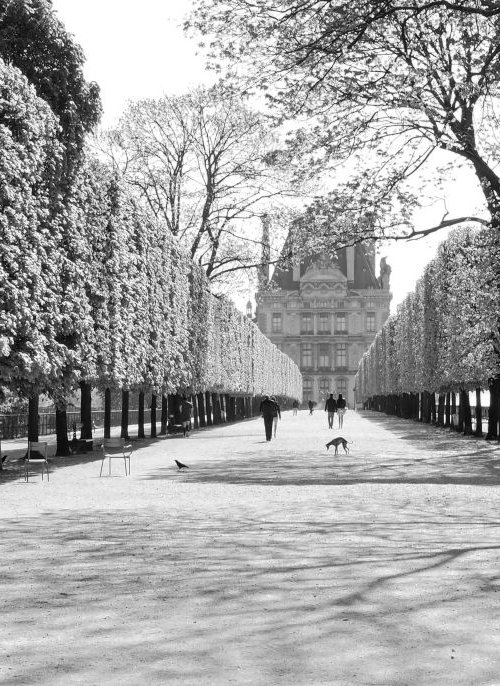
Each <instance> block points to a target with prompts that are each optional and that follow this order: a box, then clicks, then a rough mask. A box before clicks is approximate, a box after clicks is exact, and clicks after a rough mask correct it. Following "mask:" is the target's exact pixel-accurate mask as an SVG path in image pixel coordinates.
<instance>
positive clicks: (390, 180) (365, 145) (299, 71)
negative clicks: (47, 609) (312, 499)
mask: <svg viewBox="0 0 500 686" xmlns="http://www.w3.org/2000/svg"><path fill="white" fill-rule="evenodd" d="M187 26H188V28H190V29H192V28H193V27H194V28H195V29H197V30H198V31H200V32H202V33H204V34H207V35H209V36H210V49H211V55H212V64H213V65H214V64H215V65H216V66H218V67H219V68H221V67H222V66H223V65H224V63H225V62H227V60H230V61H232V65H233V69H234V70H235V71H236V72H237V74H238V76H239V77H240V78H241V75H242V74H243V73H244V72H246V71H248V70H250V71H251V74H252V81H253V85H257V86H258V87H260V88H262V89H264V90H265V91H266V92H267V94H268V98H269V101H270V103H271V105H272V106H273V108H275V109H277V110H278V111H279V112H280V114H281V116H282V117H283V118H288V119H289V120H293V122H294V132H293V135H291V136H290V147H289V152H290V154H291V155H292V156H294V158H295V160H299V163H298V164H297V170H298V171H299V172H301V173H305V174H314V175H316V176H317V178H320V179H321V180H322V181H324V182H325V186H326V180H327V179H328V178H332V176H333V178H334V180H335V190H334V191H332V192H331V193H330V194H328V193H324V192H322V193H321V194H319V196H318V199H317V201H316V203H315V206H314V208H313V210H314V211H313V212H311V211H310V212H309V213H308V214H307V215H306V217H305V218H304V220H305V221H304V222H303V223H304V224H307V225H308V226H309V227H311V224H310V222H309V220H310V219H311V214H314V220H315V221H316V218H318V217H319V218H320V222H321V226H323V227H325V228H326V227H327V226H330V227H335V224H336V222H337V221H338V220H341V221H342V222H343V223H344V226H343V233H342V236H343V239H344V240H348V241H349V240H352V239H353V233H352V232H353V231H354V239H356V237H357V236H356V231H358V227H359V226H360V225H361V226H363V227H364V229H365V230H366V231H367V232H368V235H372V236H375V237H393V236H395V235H396V236H402V235H403V236H414V237H415V236H419V235H422V234H425V233H428V232H430V231H434V230H436V229H438V228H440V227H442V226H449V225H451V224H454V223H460V222H461V221H464V220H465V219H468V220H475V221H479V222H480V223H490V222H491V224H492V225H493V226H494V227H496V228H498V227H500V180H499V177H498V174H497V160H498V141H497V134H496V129H497V127H496V121H497V115H498V89H499V83H500V40H499V37H500V36H499V27H500V4H499V3H498V2H489V1H486V0H463V1H462V2H458V1H457V2H439V1H435V2H424V1H422V0H408V2H396V1H391V0H387V1H385V2H384V1H380V0H353V1H351V2H348V3H347V2H340V1H339V0H329V1H327V0H305V1H304V2H298V1H297V0H293V1H291V0H277V1H275V2H271V3H269V2H266V1H264V0H255V1H252V2H250V1H249V0H225V1H222V0H196V4H195V11H194V13H193V16H192V17H191V20H190V21H189V22H188V24H187ZM242 65H243V67H242ZM444 164H451V168H452V170H454V169H456V168H458V166H460V165H464V166H465V167H466V168H467V169H469V170H470V172H471V174H472V176H471V177H470V178H471V179H472V183H475V184H476V186H477V189H478V190H479V191H481V192H482V195H483V197H484V209H485V214H484V215H483V214H479V215H477V216H476V215H473V216H468V217H449V216H446V215H445V216H443V219H442V221H441V222H438V223H437V224H436V225H435V226H432V227H429V228H427V229H424V230H416V229H415V227H414V226H413V224H412V214H413V211H414V209H415V207H416V206H417V204H418V203H419V202H420V200H421V197H420V196H421V195H422V185H423V184H424V181H425V180H428V179H429V178H430V177H431V176H434V177H435V178H439V176H440V175H441V176H442V175H443V170H442V166H443V165H444ZM340 165H341V168H342V174H340V175H339V174H338V173H335V170H337V169H338V168H339V166H340ZM448 173H450V170H448ZM474 176H475V180H474ZM346 210H347V211H346ZM315 228H316V229H317V228H318V227H315ZM349 231H350V232H349ZM314 232H315V233H321V231H319V232H318V231H317V230H316V231H314ZM338 235H339V231H338V228H336V229H334V238H335V237H337V236H338Z"/></svg>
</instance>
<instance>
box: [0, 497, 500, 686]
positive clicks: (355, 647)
mask: <svg viewBox="0 0 500 686" xmlns="http://www.w3.org/2000/svg"><path fill="white" fill-rule="evenodd" d="M359 505H360V500H356V499H355V500H354V501H353V502H348V501H337V502H327V501H324V500H323V501H321V502H319V503H318V504H317V509H316V511H315V513H314V516H304V513H305V511H306V509H305V508H304V506H303V504H299V503H293V502H289V503H287V504H286V505H283V504H280V503H276V504H274V505H271V506H269V505H268V506H267V507H266V508H265V509H264V510H263V511H259V508H258V507H257V506H256V507H255V508H249V507H248V505H244V504H236V505H234V506H232V507H231V509H230V511H231V516H228V511H223V512H222V511H217V509H210V508H209V510H208V511H206V510H205V509H204V508H203V507H200V508H197V506H196V504H193V509H194V510H195V511H193V512H191V513H189V512H188V511H186V509H185V508H183V509H181V510H179V509H178V508H175V507H174V508H172V509H171V510H169V511H161V510H155V511H154V512H151V511H150V510H149V509H145V508H144V509H140V510H137V509H125V510H119V511H116V512H107V511H105V510H96V511H90V510H89V511H83V512H74V511H64V512H57V513H49V514H47V515H45V516H44V518H43V522H41V521H40V519H39V518H38V517H34V518H31V517H28V518H24V517H23V518H18V519H16V518H12V519H6V520H3V522H2V544H3V555H4V570H5V572H4V574H3V578H2V588H3V593H2V599H3V617H4V621H6V626H7V627H8V630H7V631H6V632H5V633H4V639H5V641H4V646H5V648H6V649H7V655H8V660H7V663H6V664H8V665H9V666H10V668H11V673H10V676H11V678H12V679H13V683H14V681H15V682H16V683H40V684H43V683H47V684H48V683H54V678H55V675H56V674H57V675H58V678H61V672H59V671H58V669H59V668H58V665H60V663H61V662H64V665H65V669H67V670H68V673H71V675H72V677H71V678H72V680H73V683H77V682H78V683H105V682H106V679H105V678H104V679H103V674H104V675H108V676H109V675H110V674H112V675H113V676H112V678H113V679H114V683H133V682H132V681H127V673H132V674H133V675H134V679H136V681H135V683H137V680H138V676H139V677H141V675H144V671H145V672H146V674H147V675H148V677H147V678H144V677H143V681H144V683H153V682H155V683H157V682H158V683H159V682H160V681H161V680H162V679H163V680H165V679H170V680H172V681H173V682H174V683H186V684H188V683H231V680H230V679H229V678H228V672H224V670H225V669H227V670H229V672H230V671H231V670H234V669H243V670H245V669H249V663H251V664H252V668H253V669H254V670H255V668H256V665H257V666H258V667H257V672H256V677H255V679H256V680H254V681H253V683H285V681H286V679H288V681H287V683H349V682H348V681H346V682H343V681H341V680H340V679H338V680H335V681H332V680H328V679H326V680H323V681H321V674H322V672H321V670H322V669H325V664H327V665H328V668H329V669H330V672H329V673H330V675H332V674H336V673H337V672H335V670H336V669H339V665H343V666H344V667H345V668H346V669H353V670H354V669H355V670H356V671H357V674H358V675H359V674H364V675H365V679H372V680H367V681H362V680H361V681H359V683H378V681H376V680H375V681H373V679H374V677H373V673H370V670H373V668H374V663H373V662H372V661H370V660H366V659H365V658H366V646H368V645H371V650H372V651H375V652H376V651H377V650H378V654H379V657H380V659H382V661H383V662H384V665H385V668H386V670H387V673H386V681H385V682H383V683H387V684H392V683H394V684H395V683H402V682H401V681H399V682H398V681H397V679H398V674H399V677H400V675H401V673H404V674H405V680H404V683H405V684H406V683H407V684H413V683H415V684H423V683H425V682H424V681H421V680H420V678H419V674H420V672H419V661H415V660H414V659H412V651H413V649H414V645H415V641H417V642H418V640H419V638H418V637H419V636H421V634H422V632H424V633H425V643H424V644H422V645H421V646H420V651H421V652H420V659H423V657H424V656H426V657H427V658H428V659H429V660H431V662H432V661H433V662H432V665H433V668H434V669H444V667H443V658H442V650H444V648H445V647H448V646H449V645H450V644H451V645H455V644H457V643H458V642H459V641H460V640H462V641H463V640H464V636H466V637H467V639H468V640H469V641H470V646H471V650H472V651H476V653H475V655H476V658H477V659H475V660H472V661H471V664H472V665H473V666H472V667H468V668H467V669H472V670H473V672H474V677H477V676H478V675H480V676H481V677H483V678H486V677H487V676H490V677H491V674H490V673H489V671H488V670H491V669H493V667H494V665H493V662H492V659H491V656H492V652H491V651H492V650H494V646H492V645H491V644H488V641H486V640H485V636H486V635H487V633H488V623H487V621H486V620H487V617H488V613H487V611H486V610H484V608H486V607H488V608H490V609H491V608H492V594H493V593H496V592H497V591H499V590H500V578H499V574H498V567H497V562H498V559H499V552H500V544H499V543H498V540H499V536H498V534H499V527H500V521H499V518H498V516H497V514H496V513H487V512H482V513H481V512H471V511H467V508H465V509H464V510H463V511H461V512H460V513H459V512H458V511H453V510H447V509H443V508H442V507H441V506H440V504H432V503H430V504H428V505H426V504H423V503H421V502H419V503H410V502H406V503H398V504H397V505H394V506H393V505H389V506H388V507H387V510H386V511H384V512H380V511H379V510H376V509H375V508H374V507H373V506H370V504H368V505H367V507H366V510H365V511H359V510H357V508H359ZM196 510H198V511H196ZM208 512H209V516H207V514H208ZM376 512H378V515H379V516H378V517H377V516H376ZM20 540H22V541H23V545H22V546H20V545H19V541H20ZM478 541H480V542H478ZM461 603H465V607H464V609H463V612H458V608H460V607H462V606H461ZM471 607H476V611H477V613H478V617H480V619H481V620H482V621H484V622H485V626H484V632H483V633H481V632H479V634H477V635H476V634H475V633H474V631H475V628H474V629H473V628H472V627H471V628H470V630H468V628H467V626H464V622H463V617H464V616H467V614H466V613H467V611H468V610H467V608H468V609H470V608H471ZM436 612H437V613H438V615H439V618H440V621H435V617H434V614H433V613H436ZM464 613H465V614H464ZM443 621H444V622H447V624H446V627H447V629H446V633H445V634H443V630H442V622H443ZM466 624H467V623H466ZM402 627H404V632H403V633H402ZM62 637H63V638H62ZM49 642H50V644H51V650H47V644H48V643H49ZM370 642H371V643H370ZM488 645H489V646H490V648H488V647H487V646H488ZM54 646H55V650H54ZM68 646H70V647H71V649H69V648H68ZM243 646H244V648H243ZM321 646H324V647H325V648H326V650H327V653H328V655H330V654H331V650H332V649H334V648H335V652H336V654H337V653H338V655H341V657H338V655H337V658H336V661H335V662H332V661H331V658H330V659H329V660H328V661H327V663H325V659H326V658H325V656H324V655H323V653H322V650H320V648H321ZM488 650H489V655H490V660H489V661H488V660H483V661H482V663H481V660H480V659H479V658H480V657H481V656H482V655H483V654H485V653H488ZM233 651H234V652H233ZM433 651H434V652H433ZM54 652H55V655H54ZM26 654H28V655H29V659H24V658H23V656H25V655H26ZM245 655H246V657H245ZM222 656H224V658H223V659H222ZM278 664H279V665H281V668H282V670H283V671H282V674H281V676H280V678H279V679H277V677H276V673H275V672H274V671H273V670H275V669H276V665H278ZM238 665H239V667H238ZM460 668H461V669H464V666H463V665H462V666H461V667H460ZM304 669H305V670H306V671H307V670H309V671H307V673H308V676H309V679H305V680H302V681H301V680H300V676H299V675H301V674H303V673H304ZM401 669H403V670H404V671H403V672H401ZM446 669H450V667H449V666H448V665H446ZM130 670H132V672H130ZM141 670H142V671H141ZM474 670H475V671H474ZM221 673H225V674H226V678H221ZM233 673H234V672H233ZM341 673H342V672H339V674H341ZM433 673H434V672H433V671H432V669H431V670H430V671H429V672H428V673H427V678H428V679H429V680H428V681H427V683H432V677H431V675H432V674H433ZM467 674H468V676H467V678H468V679H469V682H468V683H478V681H476V680H475V679H473V678H471V672H467ZM152 675H155V678H157V679H158V681H157V682H156V681H155V679H154V678H153V676H152ZM294 675H295V677H294ZM281 678H283V681H281ZM294 678H295V681H294ZM16 679H18V680H19V679H23V681H16ZM217 679H219V681H217ZM290 679H291V680H292V681H290ZM391 679H396V681H392V680H391ZM412 679H414V680H412ZM450 679H451V681H450V683H451V682H453V683H467V682H461V681H459V680H456V681H455V680H454V678H452V677H450ZM139 680H140V679H139ZM236 683H250V681H243V680H242V681H241V682H239V681H238V680H236ZM434 683H437V681H435V682H434Z"/></svg>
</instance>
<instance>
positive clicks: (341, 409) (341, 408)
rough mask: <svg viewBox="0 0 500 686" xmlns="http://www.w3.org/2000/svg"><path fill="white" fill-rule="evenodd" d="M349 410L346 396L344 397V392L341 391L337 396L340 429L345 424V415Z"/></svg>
mask: <svg viewBox="0 0 500 686" xmlns="http://www.w3.org/2000/svg"><path fill="white" fill-rule="evenodd" d="M346 410H347V403H346V401H345V398H343V397H342V393H339V397H338V398H337V414H338V417H339V429H341V428H342V427H343V426H344V415H345V413H346Z"/></svg>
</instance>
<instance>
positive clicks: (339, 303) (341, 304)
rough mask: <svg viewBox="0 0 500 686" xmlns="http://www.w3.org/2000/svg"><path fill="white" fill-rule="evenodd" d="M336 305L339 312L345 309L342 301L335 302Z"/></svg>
mask: <svg viewBox="0 0 500 686" xmlns="http://www.w3.org/2000/svg"><path fill="white" fill-rule="evenodd" d="M336 305H337V307H338V308H340V309H341V310H343V309H344V307H345V302H344V301H343V300H337V303H336Z"/></svg>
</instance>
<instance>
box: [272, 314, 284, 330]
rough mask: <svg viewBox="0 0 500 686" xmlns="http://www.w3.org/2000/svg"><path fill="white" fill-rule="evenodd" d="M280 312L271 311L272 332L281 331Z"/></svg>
mask: <svg viewBox="0 0 500 686" xmlns="http://www.w3.org/2000/svg"><path fill="white" fill-rule="evenodd" d="M281 328H282V327H281V312H273V327H272V332H273V333H281Z"/></svg>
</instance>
